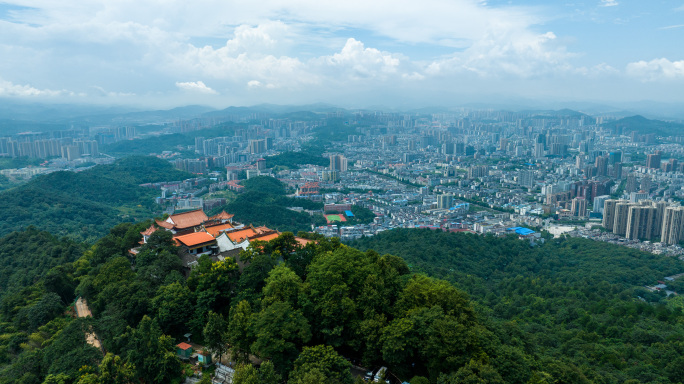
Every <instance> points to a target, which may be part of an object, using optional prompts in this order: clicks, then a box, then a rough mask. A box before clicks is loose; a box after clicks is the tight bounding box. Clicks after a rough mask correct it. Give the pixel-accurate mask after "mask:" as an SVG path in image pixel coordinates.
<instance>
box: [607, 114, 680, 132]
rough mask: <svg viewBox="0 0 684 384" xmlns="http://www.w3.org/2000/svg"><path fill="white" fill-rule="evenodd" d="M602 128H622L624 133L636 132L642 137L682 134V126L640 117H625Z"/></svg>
mask: <svg viewBox="0 0 684 384" xmlns="http://www.w3.org/2000/svg"><path fill="white" fill-rule="evenodd" d="M603 126H604V127H610V128H622V129H623V131H624V132H632V131H636V132H637V133H639V134H642V135H646V134H650V133H655V134H656V135H658V136H680V135H682V134H684V124H677V123H670V122H667V121H660V120H650V119H647V118H645V117H643V116H640V115H636V116H630V117H625V118H623V119H620V120H617V121H612V122H610V123H605V124H603Z"/></svg>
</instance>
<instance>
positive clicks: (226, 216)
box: [209, 211, 235, 220]
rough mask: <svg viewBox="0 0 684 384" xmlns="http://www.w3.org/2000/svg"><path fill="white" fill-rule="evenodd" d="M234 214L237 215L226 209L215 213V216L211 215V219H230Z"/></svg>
mask: <svg viewBox="0 0 684 384" xmlns="http://www.w3.org/2000/svg"><path fill="white" fill-rule="evenodd" d="M233 216H235V215H233V214H232V213H227V212H226V211H221V213H219V214H218V215H214V216H212V217H210V218H209V220H230V219H232V218H233Z"/></svg>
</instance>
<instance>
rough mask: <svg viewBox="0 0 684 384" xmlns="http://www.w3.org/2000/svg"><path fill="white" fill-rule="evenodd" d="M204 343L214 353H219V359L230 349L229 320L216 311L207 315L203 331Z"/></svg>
mask: <svg viewBox="0 0 684 384" xmlns="http://www.w3.org/2000/svg"><path fill="white" fill-rule="evenodd" d="M202 334H203V336H204V344H205V345H206V347H207V349H209V351H210V352H211V353H213V354H216V355H218V357H219V360H220V359H221V357H223V355H224V354H225V353H226V352H227V351H228V322H227V321H226V319H225V318H224V317H223V315H220V314H218V313H215V312H209V314H208V315H207V325H205V326H204V330H203V332H202Z"/></svg>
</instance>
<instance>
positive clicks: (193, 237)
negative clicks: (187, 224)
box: [173, 232, 216, 247]
mask: <svg viewBox="0 0 684 384" xmlns="http://www.w3.org/2000/svg"><path fill="white" fill-rule="evenodd" d="M173 240H174V241H175V242H176V244H178V245H181V244H182V245H185V246H186V247H192V246H195V245H199V244H204V243H209V242H212V241H215V240H216V239H214V237H213V236H212V235H210V234H208V233H206V232H195V233H191V234H189V235H183V236H178V237H174V238H173Z"/></svg>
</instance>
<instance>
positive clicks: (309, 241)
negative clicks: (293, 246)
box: [295, 236, 313, 247]
mask: <svg viewBox="0 0 684 384" xmlns="http://www.w3.org/2000/svg"><path fill="white" fill-rule="evenodd" d="M295 240H297V242H298V243H299V244H301V246H302V247H304V246H306V245H307V244H309V243H311V242H313V240H309V239H305V238H303V237H296V236H295Z"/></svg>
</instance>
